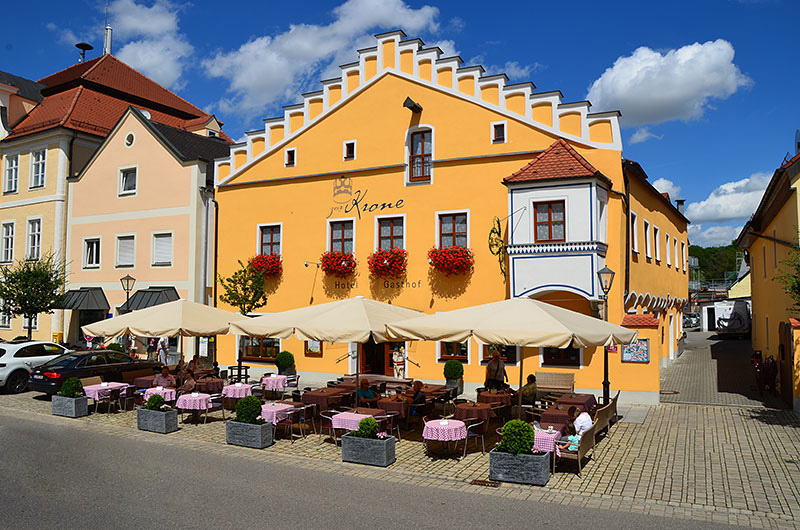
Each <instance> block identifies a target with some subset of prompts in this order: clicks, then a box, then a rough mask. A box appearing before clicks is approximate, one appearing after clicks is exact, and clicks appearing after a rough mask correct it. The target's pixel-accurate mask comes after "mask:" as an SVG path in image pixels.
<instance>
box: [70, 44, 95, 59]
mask: <svg viewBox="0 0 800 530" xmlns="http://www.w3.org/2000/svg"><path fill="white" fill-rule="evenodd" d="M75 47H76V48H78V49H79V50H80V51H81V58H80V61H81V62H83V61H85V60H86V52H88V51H89V50H94V46H92V45H91V44H89V43H88V42H79V43H78V44H76V45H75Z"/></svg>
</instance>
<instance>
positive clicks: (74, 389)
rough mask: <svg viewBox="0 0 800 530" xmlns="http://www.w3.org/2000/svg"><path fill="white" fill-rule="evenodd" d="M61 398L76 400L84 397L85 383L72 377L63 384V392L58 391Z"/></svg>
mask: <svg viewBox="0 0 800 530" xmlns="http://www.w3.org/2000/svg"><path fill="white" fill-rule="evenodd" d="M58 395H59V396H61V397H68V398H76V397H80V396H82V395H83V383H81V380H80V379H78V378H77V377H70V378H69V379H67V380H66V381H64V382H63V383H62V384H61V390H59V391H58Z"/></svg>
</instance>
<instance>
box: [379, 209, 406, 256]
mask: <svg viewBox="0 0 800 530" xmlns="http://www.w3.org/2000/svg"><path fill="white" fill-rule="evenodd" d="M378 248H380V249H381V250H391V249H393V248H403V218H402V217H389V218H383V219H378Z"/></svg>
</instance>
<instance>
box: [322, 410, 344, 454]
mask: <svg viewBox="0 0 800 530" xmlns="http://www.w3.org/2000/svg"><path fill="white" fill-rule="evenodd" d="M337 414H339V411H338V410H323V411H322V412H320V413H319V442H320V443H322V434H323V431H324V430H325V429H328V433H330V435H331V438H333V443H334V444H336V446H337V447H338V446H339V441H338V439H337V438H336V429H334V428H333V417H334V416H335V415H337Z"/></svg>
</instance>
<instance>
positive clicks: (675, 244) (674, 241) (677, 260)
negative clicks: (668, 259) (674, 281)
mask: <svg viewBox="0 0 800 530" xmlns="http://www.w3.org/2000/svg"><path fill="white" fill-rule="evenodd" d="M672 246H673V247H675V270H676V271H678V270H680V269H681V263H680V261H681V258H680V256H679V255H678V238H677V237H673V238H672Z"/></svg>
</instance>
